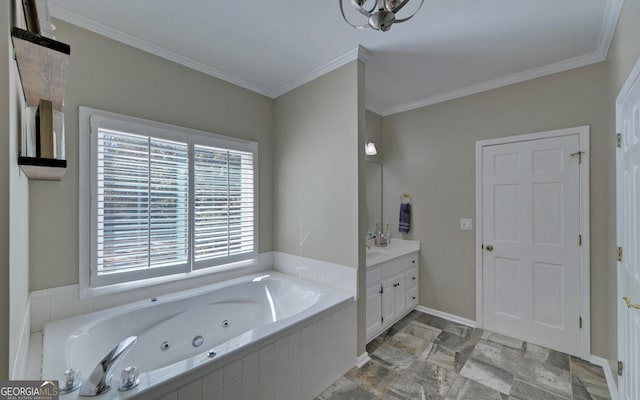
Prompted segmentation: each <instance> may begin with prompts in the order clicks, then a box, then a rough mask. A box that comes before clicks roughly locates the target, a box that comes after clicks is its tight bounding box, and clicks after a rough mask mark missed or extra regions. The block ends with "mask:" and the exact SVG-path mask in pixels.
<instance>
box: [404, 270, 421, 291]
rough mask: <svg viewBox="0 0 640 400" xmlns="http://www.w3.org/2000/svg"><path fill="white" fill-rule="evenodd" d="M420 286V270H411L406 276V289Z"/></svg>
mask: <svg viewBox="0 0 640 400" xmlns="http://www.w3.org/2000/svg"><path fill="white" fill-rule="evenodd" d="M416 286H418V268H411V269H410V270H408V271H407V272H406V274H405V287H406V288H407V290H409V289H411V288H413V287H416Z"/></svg>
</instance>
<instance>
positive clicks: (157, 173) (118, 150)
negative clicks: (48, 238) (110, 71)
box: [80, 108, 257, 287]
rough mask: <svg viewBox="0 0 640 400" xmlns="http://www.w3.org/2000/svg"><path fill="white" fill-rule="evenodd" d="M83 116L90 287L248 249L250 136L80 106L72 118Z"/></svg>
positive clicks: (253, 233)
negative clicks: (87, 149) (87, 164)
mask: <svg viewBox="0 0 640 400" xmlns="http://www.w3.org/2000/svg"><path fill="white" fill-rule="evenodd" d="M83 117H84V118H85V119H87V121H84V123H85V124H88V125H89V129H88V130H89V135H90V140H89V141H88V142H89V146H90V153H91V156H90V164H91V168H90V171H91V172H90V176H89V178H90V186H91V187H90V192H91V197H90V207H89V210H88V211H89V214H90V237H91V239H90V243H89V246H90V248H91V250H90V256H89V257H90V264H91V272H90V283H91V287H102V286H108V285H114V284H119V283H125V282H132V281H141V280H144V279H149V278H158V277H163V276H168V275H174V274H178V273H192V272H194V271H196V270H205V269H209V270H210V271H216V270H218V269H221V268H225V269H226V268H228V267H229V265H233V263H236V262H239V261H243V260H248V259H253V258H254V257H256V255H257V218H256V217H257V213H256V210H257V191H256V187H257V185H256V175H257V174H256V164H257V144H256V143H254V142H247V141H241V140H237V139H233V138H229V137H224V136H220V135H214V134H207V133H205V132H200V131H194V130H191V129H187V128H181V127H177V126H170V125H166V124H160V123H155V122H151V121H146V120H141V119H137V118H131V117H125V116H120V115H115V114H110V113H105V112H102V111H97V110H89V109H84V108H81V121H80V124H81V126H82V124H83V121H82V119H83ZM84 141H85V142H86V141H87V140H86V138H85V139H84ZM81 142H83V139H82V133H81ZM85 146H86V144H85ZM81 148H82V143H81ZM81 175H82V174H81ZM85 180H86V178H85ZM81 181H82V177H81ZM81 203H82V193H81ZM85 214H86V212H85ZM81 216H82V212H81ZM81 218H82V217H81ZM81 236H82V235H81ZM81 246H82V243H81ZM214 267H215V268H214Z"/></svg>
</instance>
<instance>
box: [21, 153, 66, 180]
mask: <svg viewBox="0 0 640 400" xmlns="http://www.w3.org/2000/svg"><path fill="white" fill-rule="evenodd" d="M18 165H20V169H21V170H22V172H24V174H25V175H26V176H27V178H29V179H37V180H42V181H59V180H62V178H63V177H64V174H65V172H67V160H57V159H54V158H40V157H18Z"/></svg>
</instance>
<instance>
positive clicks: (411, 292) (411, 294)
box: [406, 286, 418, 308]
mask: <svg viewBox="0 0 640 400" xmlns="http://www.w3.org/2000/svg"><path fill="white" fill-rule="evenodd" d="M417 305H418V287H417V286H416V287H414V288H411V289H407V299H406V307H407V308H413V307H415V306H417Z"/></svg>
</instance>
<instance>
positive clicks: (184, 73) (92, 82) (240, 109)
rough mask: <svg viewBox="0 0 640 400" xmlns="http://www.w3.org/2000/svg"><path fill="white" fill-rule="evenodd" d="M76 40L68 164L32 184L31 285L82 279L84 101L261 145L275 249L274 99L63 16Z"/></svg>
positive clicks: (266, 239)
mask: <svg viewBox="0 0 640 400" xmlns="http://www.w3.org/2000/svg"><path fill="white" fill-rule="evenodd" d="M55 25H56V26H57V28H58V29H57V30H56V37H57V39H58V40H60V41H62V42H65V43H68V44H70V45H71V65H70V70H69V82H68V84H67V88H66V95H65V106H64V112H65V130H66V152H67V161H68V169H67V174H66V176H65V177H64V179H63V180H62V181H61V182H55V183H52V182H31V184H30V194H31V196H30V241H29V242H30V243H29V244H30V257H31V277H30V279H31V282H30V287H31V290H36V289H44V288H49V287H55V286H62V285H69V284H74V283H78V106H81V105H82V106H87V107H92V108H97V109H101V110H106V111H111V112H116V113H121V114H125V115H131V116H135V117H141V118H146V119H150V120H154V121H160V122H165V123H170V124H174V125H180V126H185V127H189V128H194V129H200V130H203V131H209V132H214V133H219V134H223V135H228V136H233V137H239V138H243V139H250V140H254V141H257V142H258V143H259V162H260V164H259V201H260V209H259V217H260V221H259V223H260V236H259V241H260V252H265V251H271V250H272V249H273V241H272V232H273V218H272V212H271V210H272V208H273V190H272V187H273V174H272V171H273V164H272V163H273V158H272V152H273V149H272V142H273V138H272V128H273V123H272V116H273V100H271V99H269V98H267V97H264V96H262V95H258V94H256V93H253V92H250V91H248V90H245V89H242V88H239V87H237V86H234V85H232V84H230V83H227V82H224V81H221V80H218V79H215V78H212V77H210V76H208V75H205V74H202V73H199V72H197V71H194V70H192V69H189V68H187V67H183V66H180V65H178V64H175V63H173V62H171V61H167V60H165V59H162V58H159V57H156V56H154V55H151V54H149V53H145V52H143V51H141V50H137V49H135V48H133V47H130V46H127V45H124V44H121V43H119V42H116V41H113V40H111V39H107V38H105V37H103V36H100V35H97V34H95V33H92V32H89V31H86V30H83V29H82V28H79V27H76V26H74V25H70V24H67V23H65V22H62V21H58V20H56V21H55Z"/></svg>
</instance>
